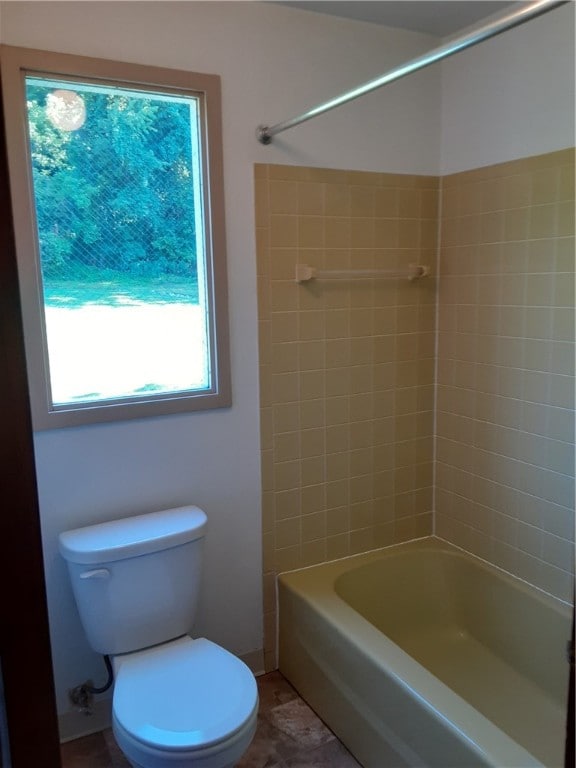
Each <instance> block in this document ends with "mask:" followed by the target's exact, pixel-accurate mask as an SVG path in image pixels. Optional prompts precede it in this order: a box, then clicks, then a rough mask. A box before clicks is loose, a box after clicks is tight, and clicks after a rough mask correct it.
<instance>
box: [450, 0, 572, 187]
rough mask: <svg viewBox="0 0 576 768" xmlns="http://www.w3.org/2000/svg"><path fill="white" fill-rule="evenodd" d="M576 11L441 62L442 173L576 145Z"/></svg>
mask: <svg viewBox="0 0 576 768" xmlns="http://www.w3.org/2000/svg"><path fill="white" fill-rule="evenodd" d="M574 8H575V6H574V3H573V2H571V3H569V4H567V5H565V6H561V7H559V8H556V9H554V10H553V11H550V12H549V13H547V14H546V15H544V16H541V17H539V18H537V19H533V20H532V21H529V22H527V23H526V24H523V25H522V26H521V27H517V28H516V29H512V30H510V31H508V32H504V33H503V34H501V35H499V36H497V37H494V38H492V39H491V40H487V41H486V42H484V43H482V44H481V45H478V46H476V47H474V48H470V49H469V50H467V51H463V52H461V53H458V54H456V55H455V56H453V57H452V58H450V59H447V60H445V61H444V62H442V64H441V67H442V139H441V144H442V159H441V171H442V173H443V174H445V173H456V172H458V171H464V170H468V169H470V168H477V167H480V166H484V165H492V164H494V163H500V162H505V161H507V160H516V159H518V158H521V157H529V156H530V155H538V154H544V153H545V152H553V151H555V150H558V149H566V148H567V147H573V146H574Z"/></svg>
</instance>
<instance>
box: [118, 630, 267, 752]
mask: <svg viewBox="0 0 576 768" xmlns="http://www.w3.org/2000/svg"><path fill="white" fill-rule="evenodd" d="M113 664H114V667H115V672H116V681H115V688H114V698H113V716H114V729H115V733H117V736H118V737H120V739H121V740H122V741H124V742H125V746H126V747H127V748H128V749H129V752H132V755H130V754H128V753H127V756H128V757H129V758H130V757H132V759H134V761H135V763H136V764H142V765H148V764H149V765H160V764H162V763H161V762H159V760H160V759H161V758H162V756H164V757H165V758H168V759H169V764H170V765H175V763H174V760H175V761H177V762H178V763H180V761H182V764H185V763H186V761H187V760H190V761H191V763H190V764H191V765H196V764H201V763H203V762H204V761H203V756H204V757H205V758H206V759H208V758H210V756H211V755H213V756H216V755H218V754H219V753H220V752H221V751H223V752H227V751H228V750H229V748H231V747H233V746H234V745H236V744H237V745H238V747H242V749H246V747H247V745H248V744H249V743H250V740H251V738H252V736H253V733H254V730H255V727H256V716H257V711H258V693H257V687H256V681H255V679H254V676H253V674H252V672H251V671H250V670H249V669H248V667H247V666H246V665H245V664H244V663H243V662H242V661H240V659H238V658H237V657H236V656H233V655H232V654H231V653H228V651H226V650H224V649H223V648H220V647H219V646H218V645H216V644H215V643H212V642H210V641H209V640H206V639H204V638H200V639H196V640H193V639H192V638H190V637H183V638H179V639H178V640H174V641H172V642H170V643H166V644H163V645H160V646H155V647H153V648H149V649H147V650H144V651H138V652H135V653H130V654H126V655H123V656H117V657H115V658H114V659H113ZM121 746H122V745H121ZM234 751H235V750H234ZM135 752H137V753H138V754H135ZM144 755H147V756H148V757H149V758H150V760H151V761H150V762H148V763H146V762H141V761H142V758H143V756H144ZM154 755H156V757H157V758H158V760H153V759H152V758H153V757H154ZM209 764H212V760H211V759H210V760H209V762H206V765H209ZM216 764H217V763H216V762H215V763H214V765H216ZM226 764H227V763H222V765H226Z"/></svg>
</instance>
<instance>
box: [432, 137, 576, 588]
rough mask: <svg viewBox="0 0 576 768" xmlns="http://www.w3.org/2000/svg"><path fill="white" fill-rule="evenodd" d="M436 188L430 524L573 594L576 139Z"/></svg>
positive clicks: (451, 178) (542, 582) (538, 581)
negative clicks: (574, 145) (573, 146)
mask: <svg viewBox="0 0 576 768" xmlns="http://www.w3.org/2000/svg"><path fill="white" fill-rule="evenodd" d="M442 190H443V194H442V223H441V232H442V248H441V253H440V256H441V258H440V280H439V296H438V306H439V316H438V377H437V382H438V392H437V430H436V493H435V532H436V534H437V535H438V536H441V537H442V538H445V539H448V540H449V541H451V542H453V543H454V544H457V545H458V546H460V547H462V548H464V549H466V550H468V551H470V552H473V553H474V554H476V555H479V556H480V557H482V558H484V559H485V560H489V561H490V562H493V563H495V564H496V565H499V566H501V567H502V568H504V569H505V570H507V571H509V572H511V573H513V574H515V575H517V576H520V577H521V578H523V579H525V580H526V581H529V582H531V583H532V584H535V585H536V586H538V587H541V588H542V589H544V590H546V591H547V592H551V593H552V594H554V595H557V596H558V597H561V598H563V599H564V600H571V599H572V590H573V575H572V574H573V563H574V544H573V541H574V151H573V150H567V151H562V152H554V153H552V154H548V155H543V156H538V157H531V158H527V159H524V160H518V161H515V162H510V163H504V164H500V165H496V166H492V167H489V168H480V169H477V170H473V171H469V172H467V173H459V174H455V175H452V176H447V177H445V178H444V179H443V181H442Z"/></svg>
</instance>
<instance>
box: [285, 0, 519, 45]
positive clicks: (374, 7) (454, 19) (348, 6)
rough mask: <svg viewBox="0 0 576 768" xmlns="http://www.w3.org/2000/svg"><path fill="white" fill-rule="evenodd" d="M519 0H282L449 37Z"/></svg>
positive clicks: (299, 5)
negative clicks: (399, 0)
mask: <svg viewBox="0 0 576 768" xmlns="http://www.w3.org/2000/svg"><path fill="white" fill-rule="evenodd" d="M524 4H525V3H518V2H493V1H492V0H401V2H380V0H368V1H367V2H365V0H353V1H352V2H347V1H346V0H337V1H336V2H331V0H322V1H321V2H313V1H312V0H295V1H294V2H283V1H280V5H288V6H291V7H292V8H299V9H301V10H306V11H314V12H316V13H327V14H330V15H332V16H341V17H343V18H347V19H355V20H356V21H369V22H372V23H374V24H385V25H386V26H389V27H399V28H401V29H410V30H412V31H413V32H423V33H424V34H427V35H436V36H437V37H447V36H448V35H452V34H454V33H455V32H457V31H458V30H460V29H463V28H465V27H468V26H470V25H471V24H475V23H476V22H478V21H479V20H480V19H483V18H485V17H487V16H492V15H493V14H495V13H498V12H499V11H504V10H505V9H506V7H507V6H512V5H524Z"/></svg>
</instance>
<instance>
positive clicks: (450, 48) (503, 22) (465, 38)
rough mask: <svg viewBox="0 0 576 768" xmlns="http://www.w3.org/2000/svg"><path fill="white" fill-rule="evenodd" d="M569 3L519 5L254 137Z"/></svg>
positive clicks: (549, 0) (540, 0) (266, 140)
mask: <svg viewBox="0 0 576 768" xmlns="http://www.w3.org/2000/svg"><path fill="white" fill-rule="evenodd" d="M569 1H570V0H535V2H531V3H528V4H526V5H524V6H522V8H519V9H516V10H513V11H509V12H507V13H505V14H504V15H502V16H498V17H497V18H496V19H493V20H492V21H489V22H487V23H486V24H484V25H482V26H480V27H477V28H476V29H473V30H472V31H471V32H468V33H466V34H464V35H462V36H460V37H456V38H454V39H453V40H450V41H448V42H447V43H445V44H444V45H441V46H440V47H438V48H434V49H433V50H431V51H428V53H425V54H423V55H422V56H418V57H417V58H415V59H412V60H411V61H408V62H407V63H405V64H401V65H400V66H398V67H395V68H394V69H391V70H389V71H388V72H385V73H384V74H383V75H381V76H380V77H377V78H376V79H375V80H370V81H369V82H368V83H364V84H363V85H360V86H358V87H357V88H354V89H353V90H351V91H347V92H346V93H344V94H342V95H341V96H337V97H336V98H334V99H331V100H330V101H327V102H325V103H324V104H320V105H319V106H317V107H314V108H313V109H310V110H308V112H304V113H303V114H302V115H298V117H293V118H292V119H290V120H284V121H283V122H281V123H276V125H271V126H268V125H259V126H258V128H257V129H256V137H257V139H258V141H259V142H260V143H261V144H270V143H271V142H272V139H273V137H274V136H277V135H278V134H279V133H282V132H283V131H287V130H289V129H290V128H295V127H296V126H297V125H300V124H301V123H305V122H306V121H307V120H312V119H313V118H315V117H318V116H319V115H323V114H324V113H325V112H329V111H330V110H332V109H336V107H340V106H342V104H346V103H348V102H349V101H353V100H354V99H358V98H359V97H360V96H364V95H365V94H367V93H370V92H371V91H375V90H376V89H378V88H382V86H384V85H388V83H392V82H394V81H395V80H399V79H400V78H402V77H405V76H406V75H410V74H412V72H417V71H418V70H419V69H424V67H429V66H430V65H431V64H435V63H436V62H437V61H441V60H442V59H446V58H448V57H449V56H453V55H454V54H455V53H458V52H459V51H463V50H465V49H466V48H471V47H472V46H473V45H478V43H482V42H484V40H488V39H489V38H491V37H495V36H496V35H499V34H501V33H502V32H506V31H507V30H509V29H513V28H514V27H518V26H520V25H521V24H524V23H525V22H527V21H530V20H531V19H535V18H537V17H538V16H542V15H543V14H544V13H548V11H551V10H553V9H554V8H557V7H558V6H560V5H565V4H566V3H568V2H569Z"/></svg>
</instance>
